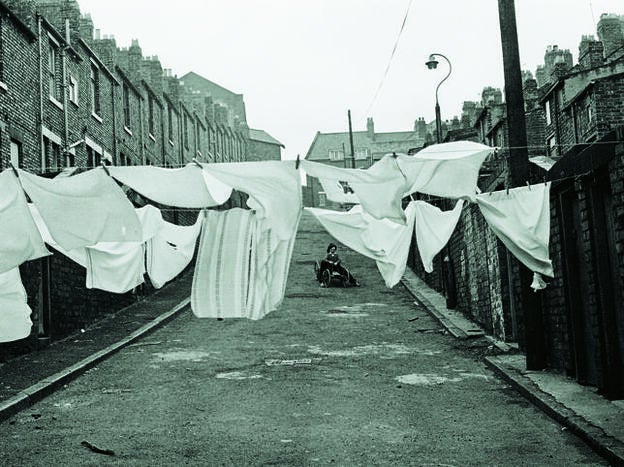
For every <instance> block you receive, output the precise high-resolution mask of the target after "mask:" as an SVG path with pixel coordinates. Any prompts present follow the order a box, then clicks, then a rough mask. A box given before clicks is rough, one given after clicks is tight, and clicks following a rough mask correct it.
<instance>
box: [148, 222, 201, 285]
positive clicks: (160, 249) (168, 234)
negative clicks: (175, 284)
mask: <svg viewBox="0 0 624 467" xmlns="http://www.w3.org/2000/svg"><path fill="white" fill-rule="evenodd" d="M203 220H204V213H203V211H200V213H199V215H198V216H197V221H196V222H195V224H194V225H190V226H181V225H175V224H171V223H169V222H166V221H165V220H162V223H161V227H160V229H159V230H158V232H157V233H156V235H154V236H153V237H152V238H151V239H150V240H149V241H148V242H147V243H146V265H147V274H148V276H149V278H150V281H151V282H152V285H153V286H154V287H156V288H157V289H160V288H161V287H162V286H163V285H165V284H166V283H167V282H169V281H170V280H172V279H173V278H175V277H176V276H177V275H178V274H180V273H181V272H182V271H183V270H184V268H186V267H187V266H188V265H189V263H190V262H191V260H192V259H193V254H194V253H195V246H196V244H197V237H199V233H200V231H201V226H202V221H203Z"/></svg>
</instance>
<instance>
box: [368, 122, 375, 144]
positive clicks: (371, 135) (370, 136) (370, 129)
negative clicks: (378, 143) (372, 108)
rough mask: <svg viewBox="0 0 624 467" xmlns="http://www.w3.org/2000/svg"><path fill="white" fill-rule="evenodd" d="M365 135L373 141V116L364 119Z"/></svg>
mask: <svg viewBox="0 0 624 467" xmlns="http://www.w3.org/2000/svg"><path fill="white" fill-rule="evenodd" d="M366 135H367V136H368V137H369V139H370V140H371V141H375V122H374V121H373V117H368V118H367V119H366Z"/></svg>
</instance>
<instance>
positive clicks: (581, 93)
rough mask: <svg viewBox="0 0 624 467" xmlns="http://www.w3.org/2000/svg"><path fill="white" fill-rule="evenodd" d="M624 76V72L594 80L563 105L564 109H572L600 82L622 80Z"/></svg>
mask: <svg viewBox="0 0 624 467" xmlns="http://www.w3.org/2000/svg"><path fill="white" fill-rule="evenodd" d="M622 75H624V72H619V73H614V74H612V75H606V76H600V77H597V78H594V79H592V80H591V81H589V82H587V83H585V85H584V86H583V87H581V88H580V89H579V90H578V91H577V93H576V94H574V95H573V96H572V97H571V98H570V99H568V100H567V101H566V102H565V104H564V105H563V107H562V109H563V110H565V109H567V108H568V107H570V106H571V105H572V104H573V103H574V102H575V101H577V100H578V99H579V98H580V97H581V96H582V95H583V94H585V93H586V92H587V91H589V90H590V89H591V88H592V87H593V86H594V85H595V84H596V83H598V82H600V81H607V80H609V79H613V78H621V77H622Z"/></svg>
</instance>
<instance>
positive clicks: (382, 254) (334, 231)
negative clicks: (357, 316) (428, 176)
mask: <svg viewBox="0 0 624 467" xmlns="http://www.w3.org/2000/svg"><path fill="white" fill-rule="evenodd" d="M305 209H306V210H307V211H309V212H310V213H312V214H313V215H314V216H315V217H316V218H317V219H318V220H319V222H320V223H321V225H322V226H323V227H324V228H325V230H327V232H328V233H329V234H330V235H331V236H332V237H334V238H335V239H336V240H338V241H339V242H341V243H342V244H344V245H346V246H348V247H349V248H351V249H352V250H355V251H357V252H358V253H360V254H362V255H364V256H366V257H368V258H371V259H374V260H375V262H376V263H377V269H379V272H380V273H381V276H382V277H383V279H384V282H385V284H386V287H388V288H391V287H394V286H395V285H396V284H397V283H398V282H399V281H400V280H401V277H402V276H403V273H404V272H405V267H406V264H407V256H408V254H409V246H410V242H411V238H412V232H413V229H414V218H415V208H414V202H411V203H410V204H408V206H407V207H406V208H405V211H404V217H405V219H406V223H405V224H398V223H396V222H393V221H390V220H388V219H375V218H373V217H372V216H369V215H368V214H367V213H366V212H364V211H363V209H362V207H361V206H354V207H353V208H352V209H350V210H349V211H347V212H337V211H330V210H327V209H319V208H305Z"/></svg>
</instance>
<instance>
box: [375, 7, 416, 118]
mask: <svg viewBox="0 0 624 467" xmlns="http://www.w3.org/2000/svg"><path fill="white" fill-rule="evenodd" d="M412 2H413V0H410V1H409V3H408V4H407V8H406V9H405V15H404V16H403V22H402V23H401V29H399V33H398V35H397V38H396V40H395V41H394V46H393V47H392V53H391V54H390V58H389V60H388V64H387V65H386V70H385V71H384V74H383V76H382V78H381V81H380V82H379V85H378V86H377V90H376V91H375V95H374V96H373V99H372V100H371V102H370V104H369V105H368V108H367V109H366V114H367V115H368V113H369V112H370V110H371V108H372V107H373V105H374V104H375V102H376V101H377V97H378V96H379V91H381V88H382V86H383V84H384V82H385V81H386V77H387V76H388V71H389V70H390V65H391V64H392V59H393V58H394V54H395V53H396V50H397V47H398V45H399V40H400V39H401V35H402V34H403V30H404V29H405V24H406V23H407V17H408V16H409V11H410V7H411V6H412Z"/></svg>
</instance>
